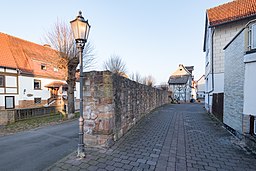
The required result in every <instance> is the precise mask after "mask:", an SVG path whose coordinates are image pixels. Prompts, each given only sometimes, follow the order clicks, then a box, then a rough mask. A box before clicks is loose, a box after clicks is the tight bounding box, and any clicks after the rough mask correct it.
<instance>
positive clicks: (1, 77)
mask: <svg viewBox="0 0 256 171" xmlns="http://www.w3.org/2000/svg"><path fill="white" fill-rule="evenodd" d="M0 87H4V75H0Z"/></svg>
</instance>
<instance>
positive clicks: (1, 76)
mask: <svg viewBox="0 0 256 171" xmlns="http://www.w3.org/2000/svg"><path fill="white" fill-rule="evenodd" d="M0 78H3V85H1V84H0V87H5V76H4V75H0Z"/></svg>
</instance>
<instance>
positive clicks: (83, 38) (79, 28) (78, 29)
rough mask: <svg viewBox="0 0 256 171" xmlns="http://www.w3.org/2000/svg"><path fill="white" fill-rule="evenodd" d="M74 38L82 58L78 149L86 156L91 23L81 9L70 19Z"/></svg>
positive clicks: (78, 154) (81, 156) (80, 153)
mask: <svg viewBox="0 0 256 171" xmlns="http://www.w3.org/2000/svg"><path fill="white" fill-rule="evenodd" d="M70 23H71V28H72V31H73V35H74V38H75V40H76V47H77V49H78V53H79V60H80V117H79V133H78V135H79V143H78V149H77V157H79V158H84V157H85V152H84V117H83V50H84V45H85V43H86V42H87V38H88V35H89V31H90V27H91V26H90V25H89V23H88V20H86V21H85V20H84V17H83V16H82V12H81V11H79V15H78V16H77V17H76V19H75V20H73V21H70Z"/></svg>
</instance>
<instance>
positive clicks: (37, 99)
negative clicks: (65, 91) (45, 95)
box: [34, 97, 42, 104]
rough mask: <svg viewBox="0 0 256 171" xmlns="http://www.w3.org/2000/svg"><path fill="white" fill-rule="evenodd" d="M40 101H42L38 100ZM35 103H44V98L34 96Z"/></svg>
mask: <svg viewBox="0 0 256 171" xmlns="http://www.w3.org/2000/svg"><path fill="white" fill-rule="evenodd" d="M37 101H40V102H37ZM34 104H42V98H41V97H35V98H34Z"/></svg>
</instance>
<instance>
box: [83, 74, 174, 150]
mask: <svg viewBox="0 0 256 171" xmlns="http://www.w3.org/2000/svg"><path fill="white" fill-rule="evenodd" d="M83 91H84V94H83V95H84V119H85V144H86V145H88V146H110V145H111V144H112V143H113V142H114V141H116V140H118V139H119V138H120V137H122V136H123V135H124V134H125V133H126V132H127V131H128V130H129V129H130V128H131V127H132V126H134V125H135V124H136V123H137V122H138V121H139V120H140V119H141V118H142V117H143V116H144V115H146V114H147V113H149V112H150V111H152V110H153V109H155V108H157V107H159V106H161V105H163V104H166V103H168V102H169V99H168V93H167V91H163V90H159V89H156V88H153V87H149V86H146V85H143V84H140V83H137V82H135V81H132V80H130V79H127V78H124V77H121V76H118V75H116V74H112V73H111V72H109V71H92V72H88V73H86V74H85V77H84V88H83Z"/></svg>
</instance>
